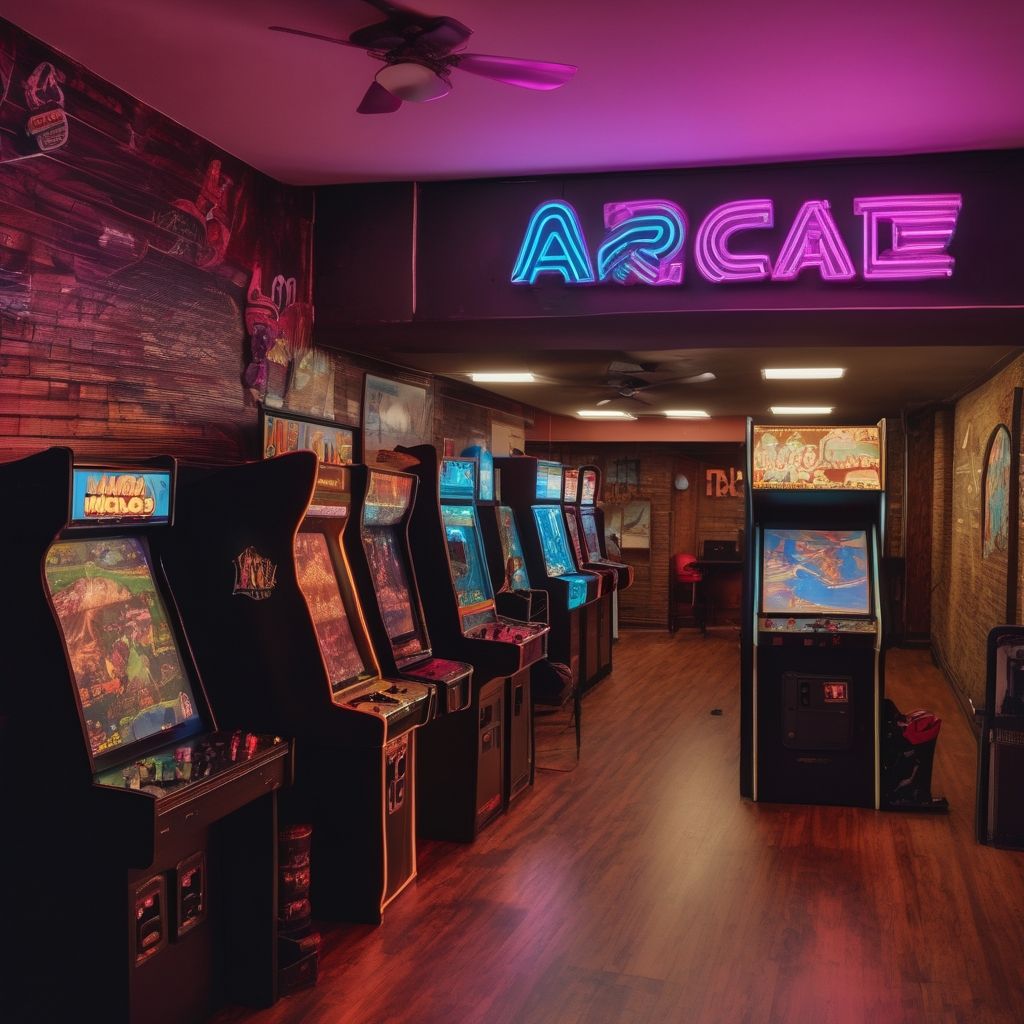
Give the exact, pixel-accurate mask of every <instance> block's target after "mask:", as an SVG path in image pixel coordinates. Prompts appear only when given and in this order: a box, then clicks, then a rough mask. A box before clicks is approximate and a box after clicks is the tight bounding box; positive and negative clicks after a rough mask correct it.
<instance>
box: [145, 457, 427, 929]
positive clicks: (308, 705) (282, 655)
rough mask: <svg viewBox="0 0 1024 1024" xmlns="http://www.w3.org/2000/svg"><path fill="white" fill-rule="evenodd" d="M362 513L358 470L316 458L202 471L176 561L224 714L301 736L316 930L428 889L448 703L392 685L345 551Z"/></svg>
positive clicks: (302, 814)
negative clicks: (421, 786)
mask: <svg viewBox="0 0 1024 1024" xmlns="http://www.w3.org/2000/svg"><path fill="white" fill-rule="evenodd" d="M350 508H351V494H350V478H349V469H348V467H347V466H340V465H328V464H326V463H322V464H320V465H319V467H318V464H317V457H316V455H315V454H314V453H313V452H311V451H298V452H291V453H289V454H286V455H280V456H278V457H276V458H272V459H268V460H266V461H263V462H251V463H246V464H243V465H239V466H231V467H227V468H223V469H218V470H213V471H211V470H209V469H205V470H202V469H198V468H197V469H195V470H194V471H193V472H192V473H191V474H190V477H189V479H188V480H187V481H185V482H184V483H183V485H182V487H181V491H180V494H179V498H178V516H177V523H176V525H175V529H174V531H173V532H172V535H171V538H170V540H171V541H172V543H171V544H169V545H168V546H167V550H166V552H165V562H166V564H167V568H168V573H169V574H170V576H171V579H172V580H173V581H174V583H175V587H176V593H177V594H178V599H179V603H180V607H181V611H182V615H183V617H184V619H185V621H186V622H187V623H189V625H190V627H191V628H192V630H193V633H194V643H195V649H196V655H197V657H198V659H199V661H200V663H201V664H208V665H210V666H214V667H216V668H217V669H218V670H221V669H223V676H222V681H223V685H222V686H221V687H220V688H219V689H218V694H217V696H218V701H219V702H220V704H221V705H222V706H223V707H224V709H225V714H230V715H232V716H234V715H239V716H240V715H243V714H245V715H248V716H250V717H252V718H253V719H254V720H255V721H257V722H261V723H265V725H266V726H267V727H268V728H277V729H280V730H282V731H285V732H288V733H290V734H291V735H294V736H295V737H296V753H297V756H296V779H295V785H294V787H293V789H292V791H291V792H290V793H289V799H288V801H287V803H286V804H283V809H284V811H285V812H286V816H287V818H288V820H289V821H290V822H308V823H310V824H311V825H312V826H313V834H312V844H313V845H312V852H311V901H312V906H313V909H314V911H315V913H316V915H317V916H318V917H321V918H334V919H341V920H349V921H364V922H369V923H371V924H375V923H378V922H379V921H380V920H381V915H382V913H383V911H384V908H385V907H386V906H387V905H388V904H389V903H390V902H391V901H392V900H393V899H394V898H395V897H396V896H397V895H398V894H399V893H400V892H401V891H402V890H403V889H404V888H405V886H407V885H408V884H409V883H410V882H411V881H412V880H413V878H414V877H415V875H416V807H415V798H414V795H413V792H414V787H413V780H414V764H415V734H416V730H417V729H418V728H419V726H421V725H423V724H424V723H425V722H426V721H428V720H429V718H430V717H431V715H432V713H433V708H432V705H433V696H434V691H433V688H432V687H429V686H424V685H421V684H419V683H416V682H412V681H409V680H398V679H392V678H385V677H382V675H381V672H380V667H379V665H378V663H377V660H376V658H375V657H374V652H373V648H372V645H371V643H370V640H369V637H368V635H367V632H366V628H365V626H364V619H363V614H362V610H361V607H360V603H359V598H358V595H357V592H356V589H355V587H354V586H353V583H352V578H351V575H350V572H349V568H348V564H347V561H346V559H345V555H344V550H343V541H342V535H343V533H344V532H345V531H346V530H347V529H352V528H353V527H352V525H351V524H350V523H349V519H350V516H349V510H350ZM210 519H212V520H213V522H214V523H215V524H217V527H216V529H214V530H210V529H205V528H204V527H203V523H204V522H205V521H207V520H210ZM226 641H227V642H226ZM229 666H230V668H231V669H232V671H231V672H230V673H229V672H228V671H227V669H228V667H229Z"/></svg>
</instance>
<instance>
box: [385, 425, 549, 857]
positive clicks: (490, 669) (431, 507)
mask: <svg viewBox="0 0 1024 1024" xmlns="http://www.w3.org/2000/svg"><path fill="white" fill-rule="evenodd" d="M396 450H397V451H398V452H400V453H403V454H404V455H406V456H408V457H409V459H410V460H411V464H410V466H409V472H411V473H413V474H414V475H415V476H416V477H417V478H418V480H419V488H418V493H417V498H416V503H415V506H414V509H413V514H412V518H411V519H410V523H409V537H410V541H411V548H412V553H413V559H414V562H415V565H416V575H417V578H418V579H419V581H420V585H421V587H422V588H423V598H424V608H425V611H426V614H427V620H428V623H429V626H430V633H431V636H432V637H433V638H434V642H435V643H436V645H437V647H438V650H439V651H440V652H441V653H443V654H444V655H445V656H448V655H450V656H452V657H455V658H458V659H460V660H463V661H467V662H469V663H470V664H471V665H472V666H473V686H472V700H471V704H470V708H469V709H468V710H467V711H465V712H459V713H457V714H454V715H448V716H445V717H444V718H440V719H438V720H437V721H436V722H434V723H433V724H432V726H431V728H430V729H427V730H424V736H423V741H424V742H423V757H422V762H421V764H422V772H421V775H420V788H419V793H420V801H421V805H422V807H423V809H424V810H423V819H422V820H423V827H424V829H429V830H430V833H432V834H431V835H430V837H431V838H445V839H460V840H463V841H469V840H472V839H473V838H474V837H475V835H476V833H477V832H478V831H479V830H480V829H481V828H483V826H484V825H486V824H487V823H488V822H489V821H490V820H491V819H492V818H494V817H495V816H496V815H497V814H499V813H501V811H502V810H503V809H504V808H505V807H506V806H507V805H508V803H509V802H510V800H511V799H512V798H513V797H514V796H516V795H517V794H518V793H519V792H521V791H522V790H523V789H525V788H526V787H527V786H528V785H529V784H530V782H532V780H533V706H532V700H531V693H530V666H531V665H533V664H534V662H536V661H539V660H540V659H541V658H544V657H545V656H546V655H547V639H548V627H547V625H546V624H544V623H537V622H524V621H520V620H516V619H510V618H506V617H505V616H502V615H499V614H498V612H497V609H496V607H495V601H494V592H493V590H492V588H491V581H490V575H489V572H488V568H487V561H486V558H485V556H484V551H483V545H482V541H481V538H480V522H479V517H478V515H477V510H476V498H477V493H478V476H477V462H476V460H475V459H470V458H465V457H463V458H457V459H455V458H452V459H447V458H446V459H439V458H438V455H437V451H436V449H434V448H433V447H432V446H431V445H417V446H415V447H412V448H402V447H399V448H398V449H396ZM506 748H507V754H506ZM510 766H511V767H510ZM425 834H428V833H426V832H425Z"/></svg>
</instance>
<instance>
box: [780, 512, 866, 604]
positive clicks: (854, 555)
mask: <svg viewBox="0 0 1024 1024" xmlns="http://www.w3.org/2000/svg"><path fill="white" fill-rule="evenodd" d="M761 577H762V583H761V610H762V611H763V612H764V614H765V615H807V614H810V615H818V614H832V615H868V614H870V611H871V605H870V602H871V592H870V587H869V585H868V546H867V533H866V532H865V531H864V530H777V529H766V530H765V531H764V550H763V553H762V564H761Z"/></svg>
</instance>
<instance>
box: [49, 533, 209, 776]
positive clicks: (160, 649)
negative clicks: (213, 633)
mask: <svg viewBox="0 0 1024 1024" xmlns="http://www.w3.org/2000/svg"><path fill="white" fill-rule="evenodd" d="M45 572H46V584H47V586H48V588H49V590H50V596H51V597H52V599H53V607H54V609H55V611H56V612H57V619H58V621H59V622H60V628H61V632H62V633H63V634H64V642H65V643H66V644H67V649H68V658H69V659H70V661H71V668H72V671H73V673H74V677H75V685H76V688H77V691H78V699H79V703H80V704H81V707H82V713H83V715H84V717H85V722H86V728H87V731H88V734H89V747H90V749H91V750H92V753H93V756H94V757H95V756H97V755H101V754H105V753H108V752H109V751H111V750H114V749H115V748H117V747H121V746H125V745H127V744H129V743H135V742H137V741H139V740H144V739H146V738H147V737H149V736H153V735H155V734H156V733H159V732H162V731H164V730H166V729H171V728H173V727H174V726H176V725H179V724H181V723H182V722H189V721H195V722H198V721H199V713H198V711H197V710H196V701H195V696H194V695H193V692H192V686H191V684H190V682H189V679H188V676H187V675H186V673H185V667H184V664H183V663H182V660H181V656H180V655H179V653H178V648H177V645H176V643H175V638H174V633H173V631H172V629H171V623H170V620H169V619H168V616H167V608H166V607H165V605H164V602H163V598H162V597H161V596H160V593H159V592H158V591H157V589H156V582H155V581H154V579H153V570H152V567H151V565H150V561H149V555H148V553H147V551H146V548H145V547H144V545H143V543H142V541H141V540H140V539H139V538H137V537H103V538H89V539H83V540H71V541H60V542H58V543H56V544H54V545H53V546H52V547H51V548H50V550H49V551H48V552H47V555H46V570H45Z"/></svg>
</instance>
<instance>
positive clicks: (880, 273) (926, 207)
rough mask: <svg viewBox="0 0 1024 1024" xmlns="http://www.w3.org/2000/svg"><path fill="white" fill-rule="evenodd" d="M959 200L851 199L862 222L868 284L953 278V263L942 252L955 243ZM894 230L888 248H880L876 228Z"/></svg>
mask: <svg viewBox="0 0 1024 1024" xmlns="http://www.w3.org/2000/svg"><path fill="white" fill-rule="evenodd" d="M962 205H963V197H962V196H960V195H954V194H950V195H922V196H867V197H865V198H862V199H854V201H853V212H854V213H857V214H860V215H861V216H862V217H863V218H864V277H865V279H866V280H868V281H871V280H875V281H895V280H904V281H905V280H910V279H914V278H926V277H952V276H953V264H954V263H955V262H956V261H955V260H954V259H953V257H952V256H950V255H949V253H948V252H946V249H947V248H948V246H949V243H950V242H951V241H952V240H953V231H954V230H955V228H956V218H957V214H958V213H959V212H960V207H961V206H962ZM883 221H887V222H888V223H889V224H890V226H891V228H892V245H891V246H890V248H888V249H880V248H879V245H880V241H881V240H880V239H879V237H878V235H879V226H880V224H881V222H883Z"/></svg>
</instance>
